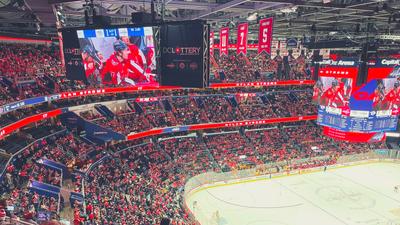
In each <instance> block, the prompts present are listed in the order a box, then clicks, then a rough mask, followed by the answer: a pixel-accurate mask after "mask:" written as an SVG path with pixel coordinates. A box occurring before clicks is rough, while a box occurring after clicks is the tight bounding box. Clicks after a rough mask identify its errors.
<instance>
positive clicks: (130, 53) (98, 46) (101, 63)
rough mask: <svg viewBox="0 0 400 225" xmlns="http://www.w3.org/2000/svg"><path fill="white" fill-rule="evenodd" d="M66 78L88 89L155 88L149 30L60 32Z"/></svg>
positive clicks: (124, 29)
mask: <svg viewBox="0 0 400 225" xmlns="http://www.w3.org/2000/svg"><path fill="white" fill-rule="evenodd" d="M62 34H63V40H64V43H63V46H64V58H65V65H66V69H67V77H68V78H69V79H72V80H82V81H85V82H87V83H89V84H91V85H94V86H97V85H112V86H137V85H158V82H157V81H158V77H157V75H156V69H157V64H156V60H155V44H154V36H153V27H120V28H104V29H79V28H78V29H69V30H64V31H63V32H62Z"/></svg>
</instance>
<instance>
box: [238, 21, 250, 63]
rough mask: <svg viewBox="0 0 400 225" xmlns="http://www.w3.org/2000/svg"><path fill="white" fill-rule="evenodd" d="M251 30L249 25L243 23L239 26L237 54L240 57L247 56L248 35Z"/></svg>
mask: <svg viewBox="0 0 400 225" xmlns="http://www.w3.org/2000/svg"><path fill="white" fill-rule="evenodd" d="M248 30H249V24H248V23H242V24H239V26H238V33H237V48H236V52H237V54H238V55H239V54H240V53H243V54H244V55H246V54H247V33H248Z"/></svg>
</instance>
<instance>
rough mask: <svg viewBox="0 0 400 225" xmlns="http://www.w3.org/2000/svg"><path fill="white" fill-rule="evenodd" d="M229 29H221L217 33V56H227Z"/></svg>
mask: <svg viewBox="0 0 400 225" xmlns="http://www.w3.org/2000/svg"><path fill="white" fill-rule="evenodd" d="M228 41H229V27H224V28H221V31H220V32H219V54H220V55H221V56H222V55H226V56H227V55H228Z"/></svg>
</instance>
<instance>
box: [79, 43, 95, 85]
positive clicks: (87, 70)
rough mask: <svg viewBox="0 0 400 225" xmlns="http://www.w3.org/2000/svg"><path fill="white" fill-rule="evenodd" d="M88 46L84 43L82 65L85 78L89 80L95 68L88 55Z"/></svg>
mask: <svg viewBox="0 0 400 225" xmlns="http://www.w3.org/2000/svg"><path fill="white" fill-rule="evenodd" d="M90 51H91V49H90V46H89V45H86V46H85V48H83V51H82V60H83V67H84V68H85V74H86V78H87V79H88V80H89V79H90V76H92V75H93V74H94V72H95V70H96V66H95V62H94V60H93V58H92V57H91V56H90Z"/></svg>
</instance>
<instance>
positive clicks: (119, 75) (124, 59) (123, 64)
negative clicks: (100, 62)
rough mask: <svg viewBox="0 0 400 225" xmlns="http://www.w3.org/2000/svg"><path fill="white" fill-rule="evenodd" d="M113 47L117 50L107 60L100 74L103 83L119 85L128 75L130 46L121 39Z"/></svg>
mask: <svg viewBox="0 0 400 225" xmlns="http://www.w3.org/2000/svg"><path fill="white" fill-rule="evenodd" d="M113 47H114V51H115V52H114V53H113V54H112V55H111V56H110V58H108V60H107V61H106V63H105V65H104V68H103V70H102V71H101V74H100V76H101V80H102V82H103V84H113V85H119V84H122V83H124V82H125V78H127V77H128V67H129V66H128V63H129V61H128V59H129V48H128V46H127V45H126V44H125V43H124V42H122V41H120V40H118V41H116V42H114V44H113Z"/></svg>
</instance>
